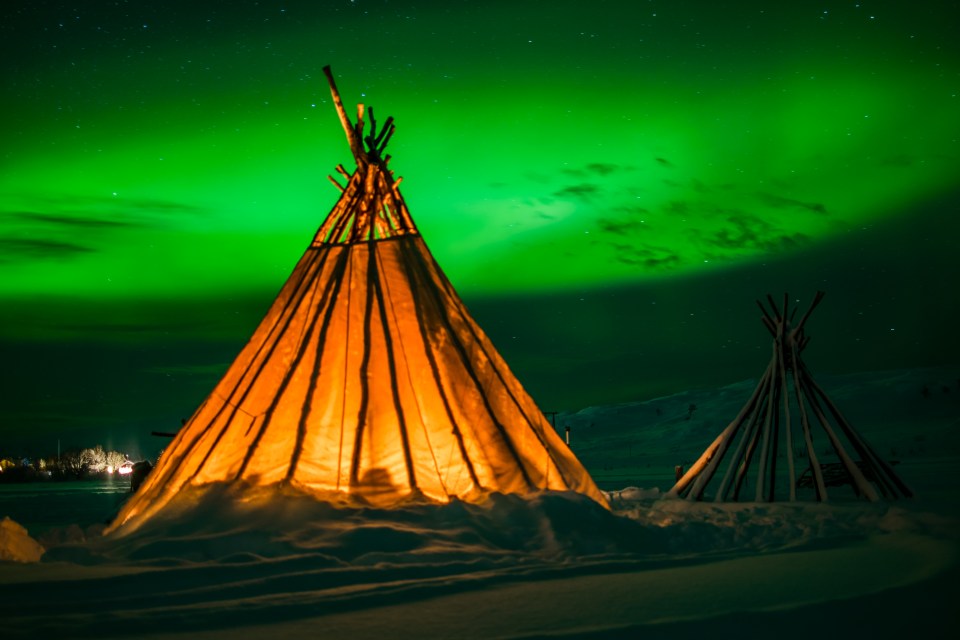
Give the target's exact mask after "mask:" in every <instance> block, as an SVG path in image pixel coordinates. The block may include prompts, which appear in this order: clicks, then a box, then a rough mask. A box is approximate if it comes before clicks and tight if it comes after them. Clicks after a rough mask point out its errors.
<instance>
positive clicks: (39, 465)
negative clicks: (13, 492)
mask: <svg viewBox="0 0 960 640" xmlns="http://www.w3.org/2000/svg"><path fill="white" fill-rule="evenodd" d="M132 467H133V461H132V460H130V459H129V458H128V457H127V456H126V454H124V453H121V452H119V451H107V450H105V449H104V448H103V447H102V446H100V445H97V446H95V447H92V448H89V449H81V448H71V449H67V450H66V451H63V452H61V453H59V454H57V455H51V456H46V457H36V458H11V457H6V456H3V455H0V482H32V481H46V480H54V481H64V480H92V479H97V478H106V477H108V476H110V475H112V474H121V473H125V472H127V471H129V470H130V469H132Z"/></svg>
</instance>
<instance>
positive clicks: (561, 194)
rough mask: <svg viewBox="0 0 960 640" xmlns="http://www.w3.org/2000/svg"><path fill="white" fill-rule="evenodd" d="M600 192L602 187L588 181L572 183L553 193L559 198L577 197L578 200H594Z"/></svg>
mask: <svg viewBox="0 0 960 640" xmlns="http://www.w3.org/2000/svg"><path fill="white" fill-rule="evenodd" d="M598 193H600V187H598V186H597V185H595V184H590V183H588V182H584V183H580V184H572V185H570V186H568V187H564V188H563V189H560V190H559V191H554V192H553V195H555V196H557V197H558V198H576V199H578V200H592V199H593V198H594V196H596V195H597V194H598Z"/></svg>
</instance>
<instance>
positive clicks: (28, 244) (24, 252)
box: [0, 238, 96, 263]
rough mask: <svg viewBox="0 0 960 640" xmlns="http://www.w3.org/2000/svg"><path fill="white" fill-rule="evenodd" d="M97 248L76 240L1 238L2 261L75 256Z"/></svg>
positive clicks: (0, 256)
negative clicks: (78, 242)
mask: <svg viewBox="0 0 960 640" xmlns="http://www.w3.org/2000/svg"><path fill="white" fill-rule="evenodd" d="M95 251H96V249H94V248H93V247H88V246H85V245H82V244H77V243H75V242H63V241H60V240H47V239H43V238H0V263H4V262H6V263H10V262H17V261H20V260H35V259H41V260H45V259H64V258H73V257H75V256H78V255H82V254H85V253H93V252H95Z"/></svg>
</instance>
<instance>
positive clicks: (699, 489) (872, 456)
mask: <svg viewBox="0 0 960 640" xmlns="http://www.w3.org/2000/svg"><path fill="white" fill-rule="evenodd" d="M823 296H824V293H823V292H822V291H818V292H817V294H816V296H815V297H814V299H813V302H812V303H811V305H810V307H809V308H808V309H807V312H806V313H804V314H803V315H802V316H801V318H800V320H799V321H796V322H794V319H795V317H796V308H794V309H793V311H792V312H791V310H790V307H789V301H788V297H787V295H786V294H784V296H783V302H782V305H778V304H777V303H776V301H774V299H773V297H772V296H770V295H769V294H768V295H767V302H768V304H769V308H768V307H766V306H764V304H763V303H761V302H760V301H759V300H758V301H757V305H758V306H759V307H760V310H761V312H762V313H763V315H762V317H761V320H762V321H763V324H764V326H765V327H766V328H767V330H768V331H769V332H770V333H771V334H772V335H773V338H774V340H773V353H772V356H771V359H770V362H769V364H768V365H767V368H766V371H765V372H764V374H763V376H762V377H761V379H760V382H759V384H758V385H757V387H756V388H755V389H754V391H753V394H752V395H751V396H750V399H749V400H748V401H747V403H746V404H745V405H744V406H743V408H742V409H741V410H740V413H739V414H738V415H737V416H736V418H734V420H733V421H732V422H731V423H730V424H729V425H728V426H727V427H726V429H724V430H723V431H722V432H721V433H720V435H719V436H717V438H716V439H715V440H714V441H713V443H711V444H710V446H709V447H707V449H706V450H705V451H704V452H703V454H702V455H701V456H700V458H699V459H697V461H696V462H695V463H694V464H693V465H692V466H691V467H690V469H689V470H688V471H687V472H686V473H685V474H684V475H683V476H682V477H681V478H680V479H679V480H678V481H677V483H676V484H675V485H674V486H673V488H672V489H671V490H670V491H669V492H668V495H672V496H677V497H685V498H687V499H690V500H702V499H704V497H706V496H707V495H710V494H712V496H713V499H714V500H716V501H728V500H750V499H752V500H755V501H757V502H772V501H774V500H776V499H777V495H778V492H780V495H782V492H783V490H784V489H786V490H787V495H788V499H789V500H791V501H792V500H796V499H797V490H798V488H801V487H811V488H812V489H813V492H814V496H815V498H816V500H818V501H826V500H827V496H828V490H827V488H828V487H834V486H841V485H845V484H849V485H850V486H852V487H853V490H854V493H855V494H856V495H858V496H862V497H865V498H867V499H868V500H870V501H877V500H879V499H881V497H883V498H888V499H892V498H897V497H910V496H912V495H913V492H912V491H911V490H910V489H909V487H907V485H906V484H905V483H904V482H903V481H902V480H901V479H900V478H899V476H897V474H896V473H895V472H894V471H893V469H892V467H891V464H890V463H888V462H887V461H885V460H884V459H883V458H881V457H880V456H879V455H878V454H877V453H876V452H875V451H874V450H873V449H872V448H871V447H870V445H869V444H868V443H867V442H866V440H865V439H864V438H863V437H862V436H861V435H860V434H859V433H858V432H857V431H856V430H855V429H854V428H853V427H852V426H851V425H850V423H849V422H848V421H847V419H846V418H845V417H844V416H843V414H842V413H840V410H839V409H838V408H837V406H836V405H835V404H834V403H833V401H832V400H831V399H830V398H829V396H827V394H826V392H825V391H824V390H823V388H821V387H820V385H819V384H817V382H816V381H815V380H814V379H813V375H812V374H811V373H810V370H809V369H808V368H807V366H806V365H805V364H804V362H803V360H802V359H801V357H800V353H801V352H802V351H803V349H804V348H805V347H806V346H807V344H808V343H809V341H810V338H809V336H807V335H805V333H804V329H805V325H806V322H807V320H808V319H809V318H810V314H811V313H812V312H813V310H814V309H815V308H816V307H817V305H819V304H820V301H821V300H822V299H823ZM814 419H815V420H814ZM798 423H799V424H798ZM817 425H819V426H820V427H821V430H817V429H815V427H816V426H817ZM797 427H799V428H797ZM815 434H820V435H819V436H816V437H815ZM794 438H796V439H797V441H796V443H795V442H794ZM818 438H819V439H818ZM818 452H819V453H818ZM821 455H822V456H824V459H823V460H821V458H820V456H821ZM780 460H783V461H785V462H786V465H787V470H786V473H784V471H783V469H782V468H780V467H778V461H780ZM724 464H725V466H724ZM804 466H805V467H806V470H803V471H801V473H800V474H799V475H798V468H801V469H802V467H804ZM721 470H722V471H723V473H722V474H718V471H721ZM715 477H717V478H720V481H719V483H713V482H712V481H713V480H714V478H715ZM751 483H752V484H753V487H752V490H751V489H748V487H749V485H750V484H751ZM708 487H709V488H708ZM708 492H709V493H708Z"/></svg>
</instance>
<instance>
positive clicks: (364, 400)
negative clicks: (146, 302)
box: [111, 67, 605, 530]
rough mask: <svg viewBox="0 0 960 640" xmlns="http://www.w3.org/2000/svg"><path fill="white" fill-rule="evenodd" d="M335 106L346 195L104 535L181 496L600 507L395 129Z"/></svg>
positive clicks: (589, 481)
mask: <svg viewBox="0 0 960 640" xmlns="http://www.w3.org/2000/svg"><path fill="white" fill-rule="evenodd" d="M324 72H325V73H326V75H327V78H328V80H329V81H330V88H331V92H332V94H333V101H334V104H335V106H336V109H337V113H338V114H339V116H340V120H341V122H342V124H343V127H344V130H345V131H346V134H347V139H348V141H349V143H350V149H351V151H352V152H353V156H354V158H355V159H356V163H357V168H356V170H355V171H354V172H353V174H350V173H348V172H347V171H346V170H345V169H344V168H343V166H342V165H341V166H338V167H337V171H338V172H339V173H340V174H342V175H343V176H344V177H345V178H346V179H347V185H346V187H343V186H340V184H339V183H338V182H337V181H336V180H333V178H331V180H333V181H334V183H335V184H337V186H338V187H339V188H340V189H341V191H342V192H343V193H342V195H341V197H340V200H339V201H338V202H337V204H336V206H334V208H333V210H332V211H331V212H330V214H329V216H327V219H326V220H325V221H324V223H323V224H322V225H321V227H320V229H319V231H318V232H317V234H316V236H315V237H314V239H313V242H312V243H311V244H310V246H309V248H308V249H307V251H306V253H305V254H304V255H303V257H302V258H301V259H300V261H299V263H298V264H297V266H296V267H295V269H294V271H293V273H292V274H291V276H290V278H289V279H288V280H287V282H286V284H284V286H283V288H282V289H281V291H280V293H279V295H278V296H277V299H276V300H275V301H274V303H273V305H272V306H271V307H270V310H269V311H268V312H267V315H266V317H265V318H264V319H263V321H262V322H261V323H260V325H259V327H257V329H256V331H255V332H254V334H253V337H252V338H251V339H250V342H249V343H248V344H247V345H246V347H245V348H244V349H243V351H241V352H240V354H239V355H238V356H237V358H236V360H235V361H234V362H233V364H232V365H231V366H230V368H229V369H228V370H227V372H226V374H225V375H224V377H223V379H222V380H221V381H220V382H219V384H218V385H217V386H216V388H215V389H214V390H213V392H212V393H211V394H210V395H209V396H208V397H207V399H206V400H205V401H204V402H203V404H202V405H201V406H200V408H199V409H197V411H196V412H195V413H194V414H193V416H192V417H191V418H190V420H189V421H188V422H187V423H186V424H185V425H184V427H183V428H182V429H181V430H180V432H179V433H178V434H177V435H176V438H175V439H174V440H173V442H172V443H171V444H170V446H169V447H168V448H167V450H166V451H165V452H164V454H163V456H162V457H161V459H160V461H159V462H158V464H157V467H156V468H155V469H154V470H153V472H152V473H151V475H150V476H149V477H148V479H147V480H146V481H145V482H144V484H143V486H142V487H141V489H140V490H139V492H138V493H137V494H136V495H135V496H133V497H132V498H131V499H130V500H129V501H128V503H127V504H126V505H125V506H124V508H123V509H122V511H121V512H120V514H119V515H118V517H117V519H116V520H115V522H114V524H113V525H111V529H117V528H120V529H121V530H123V529H130V528H134V527H135V526H137V525H138V523H139V522H142V521H144V520H145V519H147V518H149V517H150V516H151V514H154V513H156V512H157V511H159V510H161V509H163V508H164V506H165V505H166V504H168V503H169V502H170V500H171V499H172V498H173V497H174V496H176V495H177V493H178V492H180V491H181V490H182V489H184V488H187V487H192V486H201V485H209V484H211V483H226V484H232V485H235V486H238V487H245V486H265V485H281V484H287V485H289V486H292V487H295V488H297V489H300V490H303V491H305V492H308V493H310V494H313V495H316V496H318V497H319V498H321V499H331V500H336V501H346V502H348V503H349V502H353V503H359V504H372V505H378V506H390V505H395V504H398V503H403V502H406V501H408V500H416V499H426V500H434V501H440V502H445V501H448V500H450V499H451V498H454V497H456V498H459V499H462V500H468V501H469V500H478V499H480V498H481V497H482V496H484V495H485V494H486V493H488V492H494V491H496V492H503V493H530V492H535V491H538V490H544V489H556V490H573V491H578V492H581V493H584V494H586V495H588V496H590V497H591V498H593V499H595V500H597V501H599V502H601V503H605V500H604V498H603V495H602V494H601V493H600V491H599V490H598V489H597V487H596V485H595V484H594V482H593V480H592V479H591V478H590V476H589V474H588V473H587V471H586V470H585V469H584V468H583V466H582V465H581V464H580V462H579V461H578V460H577V459H576V457H575V456H574V455H573V454H572V453H571V451H570V450H569V449H568V448H567V446H566V445H565V444H564V443H563V441H562V440H561V438H560V437H559V436H558V435H557V434H556V432H555V431H554V430H553V429H552V428H551V426H550V424H549V423H548V422H547V420H546V418H545V417H544V416H543V414H542V413H541V411H540V410H539V409H538V408H537V406H536V404H535V403H534V401H533V400H532V399H531V398H530V396H529V395H528V394H527V393H526V391H524V389H523V387H522V386H521V385H520V383H519V382H518V381H517V379H516V378H515V377H514V376H513V374H512V373H511V372H510V369H509V368H508V367H507V365H506V363H505V362H504V361H503V358H501V357H500V354H499V353H497V351H496V349H495V348H494V346H493V344H492V343H491V342H490V340H489V338H487V336H486V335H485V334H484V333H483V331H482V330H481V329H480V327H479V326H477V323H476V322H475V321H474V320H473V318H472V317H470V314H469V313H468V312H467V309H466V307H465V306H464V304H463V302H462V301H461V300H460V298H459V297H458V296H457V293H456V292H455V291H454V289H453V287H452V286H451V284H450V282H449V281H448V280H447V278H446V276H444V274H443V272H442V271H441V269H440V267H439V266H438V265H437V263H436V262H435V261H434V259H433V256H432V255H431V254H430V251H429V250H428V249H427V246H426V244H424V242H423V239H422V238H421V237H420V234H419V233H418V231H417V228H416V226H415V225H414V222H413V220H412V218H411V217H410V213H409V211H408V210H407V207H406V205H405V204H404V201H403V198H402V197H401V195H400V191H399V190H398V185H399V183H400V180H399V179H398V180H394V178H393V175H392V173H391V171H390V170H389V169H388V168H387V163H388V161H389V159H390V157H389V156H385V155H384V154H383V152H384V148H385V146H386V144H387V142H388V141H389V139H390V136H391V135H392V134H393V131H394V125H393V122H392V118H388V119H387V120H386V122H385V123H384V124H383V127H382V128H380V129H379V130H378V129H377V123H376V120H375V119H374V114H373V109H370V110H369V111H368V116H367V117H368V119H369V125H370V126H369V133H368V134H367V135H366V136H364V134H363V129H364V124H365V122H364V115H365V114H364V107H363V105H359V106H358V108H357V123H356V125H354V124H352V123H351V122H350V120H349V118H348V116H347V114H346V112H345V111H344V108H343V103H342V102H341V100H340V96H339V93H338V92H337V89H336V85H335V83H334V80H333V76H332V74H331V73H330V69H329V67H326V68H324Z"/></svg>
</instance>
